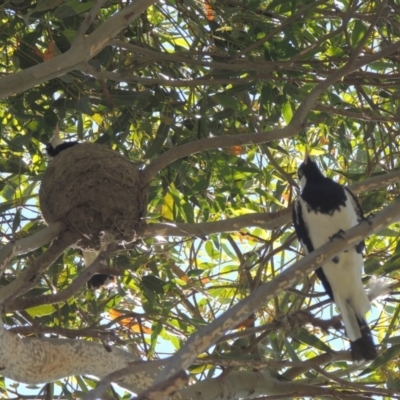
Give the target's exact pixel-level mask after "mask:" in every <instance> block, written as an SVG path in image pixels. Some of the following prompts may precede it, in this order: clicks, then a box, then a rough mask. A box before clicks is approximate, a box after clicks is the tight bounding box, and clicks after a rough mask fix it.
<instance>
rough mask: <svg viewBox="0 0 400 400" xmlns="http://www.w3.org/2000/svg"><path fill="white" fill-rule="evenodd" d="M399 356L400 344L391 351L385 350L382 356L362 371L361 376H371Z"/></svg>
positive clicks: (391, 348)
mask: <svg viewBox="0 0 400 400" xmlns="http://www.w3.org/2000/svg"><path fill="white" fill-rule="evenodd" d="M398 354H400V344H395V345H393V346H391V347H390V348H389V349H387V350H385V351H384V352H383V353H382V354H380V355H379V356H378V357H377V358H376V359H375V360H374V361H373V362H372V363H371V364H370V365H369V366H368V368H366V369H365V370H364V371H362V372H361V373H360V374H359V376H362V375H366V374H370V373H371V372H373V371H375V370H376V369H377V368H379V367H381V366H382V365H384V364H386V363H387V362H389V361H391V360H393V359H394V358H395V357H396V356H397V355H398Z"/></svg>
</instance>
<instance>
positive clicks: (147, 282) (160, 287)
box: [142, 275, 165, 294]
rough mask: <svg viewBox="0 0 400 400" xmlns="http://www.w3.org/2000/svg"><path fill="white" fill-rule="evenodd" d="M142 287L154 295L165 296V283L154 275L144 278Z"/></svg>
mask: <svg viewBox="0 0 400 400" xmlns="http://www.w3.org/2000/svg"><path fill="white" fill-rule="evenodd" d="M142 285H143V286H144V287H145V288H146V289H148V290H150V291H151V292H153V293H157V294H164V285H165V282H163V281H162V280H161V279H160V278H157V277H156V276H154V275H146V276H144V277H143V278H142Z"/></svg>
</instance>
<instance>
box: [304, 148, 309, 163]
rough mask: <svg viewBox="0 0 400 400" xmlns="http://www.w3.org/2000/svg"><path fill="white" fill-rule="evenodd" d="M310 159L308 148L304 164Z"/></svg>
mask: <svg viewBox="0 0 400 400" xmlns="http://www.w3.org/2000/svg"><path fill="white" fill-rule="evenodd" d="M309 159H310V152H309V151H308V148H307V149H306V154H305V155H304V161H303V162H304V164H307V161H308V160H309Z"/></svg>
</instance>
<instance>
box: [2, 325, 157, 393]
mask: <svg viewBox="0 0 400 400" xmlns="http://www.w3.org/2000/svg"><path fill="white" fill-rule="evenodd" d="M0 343H1V346H0V367H1V374H2V375H3V376H5V377H7V378H10V379H13V380H15V381H17V382H25V383H28V384H38V383H42V382H52V381H56V380H58V379H61V378H65V377H67V376H71V375H94V376H97V377H99V378H102V377H105V376H107V375H108V374H109V373H110V371H117V370H120V369H122V368H125V367H127V366H129V365H130V363H131V362H134V361H137V360H138V357H137V356H135V355H134V354H133V353H130V352H127V351H124V350H121V349H119V348H116V347H112V351H111V352H110V351H107V350H106V349H105V348H104V346H103V345H102V344H99V343H93V342H88V341H83V340H70V339H54V338H50V339H45V338H41V339H37V338H23V339H21V338H19V337H18V335H16V334H14V333H11V332H8V331H7V330H6V329H4V328H3V327H1V328H0ZM156 372H157V371H148V372H145V373H142V372H137V373H135V374H132V375H130V376H127V377H124V378H123V379H121V381H120V382H118V383H119V384H120V385H121V386H123V387H125V388H127V389H129V390H132V391H135V392H137V391H142V390H145V389H146V388H147V387H148V386H149V385H150V384H151V382H152V381H153V379H154V376H155V374H156Z"/></svg>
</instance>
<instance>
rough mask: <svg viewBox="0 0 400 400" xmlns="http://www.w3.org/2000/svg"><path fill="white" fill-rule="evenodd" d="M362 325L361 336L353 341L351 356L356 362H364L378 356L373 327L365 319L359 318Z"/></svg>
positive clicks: (359, 324)
mask: <svg viewBox="0 0 400 400" xmlns="http://www.w3.org/2000/svg"><path fill="white" fill-rule="evenodd" d="M357 322H358V326H359V327H360V332H361V337H360V338H359V339H357V340H355V341H351V342H350V344H351V356H352V358H353V360H354V361H355V362H356V363H362V362H363V361H364V360H374V359H375V358H376V356H377V353H376V348H375V344H374V340H373V339H372V334H371V329H369V326H368V325H367V322H366V321H365V320H361V321H360V320H359V319H358V318H357Z"/></svg>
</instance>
